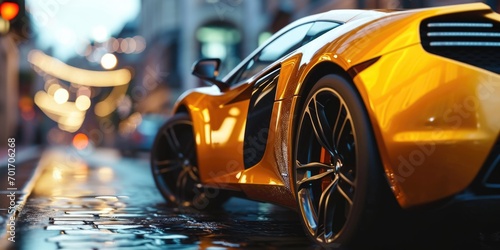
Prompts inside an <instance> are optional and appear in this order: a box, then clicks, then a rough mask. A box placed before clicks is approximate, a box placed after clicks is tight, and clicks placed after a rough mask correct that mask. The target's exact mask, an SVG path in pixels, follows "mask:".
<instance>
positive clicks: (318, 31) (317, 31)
mask: <svg viewBox="0 0 500 250" xmlns="http://www.w3.org/2000/svg"><path fill="white" fill-rule="evenodd" d="M339 25H340V24H339V23H335V22H328V21H317V22H315V23H314V25H313V26H312V27H311V29H309V31H308V32H307V34H306V37H305V38H304V42H303V43H302V45H304V44H306V43H308V42H310V41H312V40H314V39H316V38H318V37H319V36H321V35H323V34H325V33H326V32H328V31H330V30H332V29H334V28H336V27H338V26H339Z"/></svg>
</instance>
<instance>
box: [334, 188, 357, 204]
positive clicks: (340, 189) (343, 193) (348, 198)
mask: <svg viewBox="0 0 500 250" xmlns="http://www.w3.org/2000/svg"><path fill="white" fill-rule="evenodd" d="M337 191H339V194H340V195H341V196H342V197H344V199H345V200H346V201H347V203H349V205H351V206H352V204H353V202H352V198H351V197H350V196H349V195H348V194H347V193H348V192H346V191H344V189H343V188H342V186H341V185H337ZM349 193H351V192H349Z"/></svg>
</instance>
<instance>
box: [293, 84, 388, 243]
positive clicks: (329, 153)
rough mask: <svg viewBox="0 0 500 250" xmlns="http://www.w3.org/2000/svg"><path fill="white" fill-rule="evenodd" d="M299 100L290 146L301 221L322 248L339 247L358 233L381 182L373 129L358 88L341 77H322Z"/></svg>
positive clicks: (366, 219) (380, 169) (350, 240)
mask: <svg viewBox="0 0 500 250" xmlns="http://www.w3.org/2000/svg"><path fill="white" fill-rule="evenodd" d="M303 103H304V105H303V107H302V111H301V113H300V115H299V116H298V118H299V120H298V123H297V130H296V137H295V147H294V163H295V166H294V175H295V176H294V180H295V190H296V195H297V200H298V205H299V210H300V212H301V215H302V222H303V225H304V227H305V229H306V232H307V234H308V235H309V236H310V237H312V239H313V240H314V241H316V242H317V243H319V244H321V245H322V246H324V247H328V248H330V247H339V246H343V245H346V244H349V243H352V240H353V239H354V237H355V236H356V235H359V234H360V233H361V232H360V231H361V230H360V229H361V227H363V226H364V225H366V223H367V221H368V220H369V219H368V217H369V216H371V215H370V213H372V212H373V210H372V209H373V203H375V200H374V199H376V197H377V196H378V195H379V190H380V188H379V187H380V186H381V185H384V184H386V183H384V181H383V178H381V177H382V168H381V166H380V163H379V162H380V160H379V157H378V152H377V147H376V143H375V139H374V136H373V132H372V128H371V126H370V122H369V119H368V116H367V114H366V111H365V108H364V106H363V103H362V101H361V99H360V97H359V95H358V93H357V91H356V90H355V89H354V87H353V85H352V84H350V83H349V82H348V81H347V80H346V79H344V78H343V77H340V76H337V75H328V76H325V77H323V78H321V79H320V80H319V81H318V82H317V83H316V84H315V85H314V86H313V87H312V89H311V91H310V92H309V94H308V95H307V97H306V98H305V99H304V101H303ZM379 202H380V201H379Z"/></svg>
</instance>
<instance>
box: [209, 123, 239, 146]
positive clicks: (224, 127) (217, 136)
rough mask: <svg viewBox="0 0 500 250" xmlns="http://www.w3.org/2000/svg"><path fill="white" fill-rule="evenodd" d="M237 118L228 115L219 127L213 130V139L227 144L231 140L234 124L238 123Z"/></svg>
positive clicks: (215, 141)
mask: <svg viewBox="0 0 500 250" xmlns="http://www.w3.org/2000/svg"><path fill="white" fill-rule="evenodd" d="M236 121H237V119H236V118H234V117H226V119H224V121H223V122H222V124H221V126H220V128H219V129H217V130H214V131H212V140H213V141H214V143H221V144H225V143H226V142H228V141H229V137H231V132H232V131H233V128H234V125H236Z"/></svg>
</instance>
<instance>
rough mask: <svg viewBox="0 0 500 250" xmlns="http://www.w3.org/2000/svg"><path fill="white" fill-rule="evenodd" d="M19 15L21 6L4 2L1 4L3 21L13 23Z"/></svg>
mask: <svg viewBox="0 0 500 250" xmlns="http://www.w3.org/2000/svg"><path fill="white" fill-rule="evenodd" d="M17 14H19V5H18V4H17V3H14V2H3V3H1V4H0V15H1V16H2V18H3V19H5V20H7V21H11V20H12V19H14V18H15V17H16V16H17Z"/></svg>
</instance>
